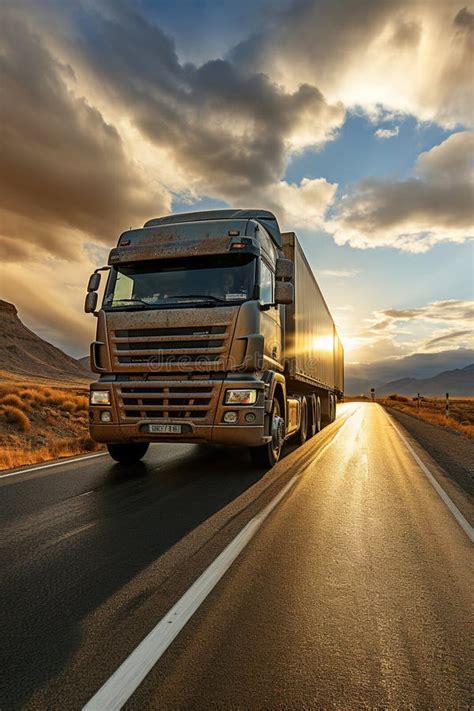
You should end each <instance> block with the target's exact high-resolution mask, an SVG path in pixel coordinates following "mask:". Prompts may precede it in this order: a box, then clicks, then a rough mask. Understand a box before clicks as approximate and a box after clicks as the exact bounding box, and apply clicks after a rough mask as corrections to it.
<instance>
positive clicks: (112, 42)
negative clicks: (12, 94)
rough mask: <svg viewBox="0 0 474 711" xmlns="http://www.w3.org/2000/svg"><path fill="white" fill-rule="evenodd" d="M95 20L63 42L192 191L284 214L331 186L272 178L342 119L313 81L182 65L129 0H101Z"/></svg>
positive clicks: (322, 199)
mask: <svg viewBox="0 0 474 711" xmlns="http://www.w3.org/2000/svg"><path fill="white" fill-rule="evenodd" d="M93 22H94V26H95V32H94V33H90V32H88V33H85V34H84V35H83V36H80V37H79V38H78V39H77V40H76V42H75V44H74V45H73V46H72V49H71V47H70V48H69V49H68V48H66V47H64V48H63V51H65V52H66V53H68V55H69V57H70V58H71V59H70V61H72V62H73V63H74V66H77V67H78V68H79V69H78V70H79V71H80V72H81V73H82V76H83V77H84V78H85V81H86V82H87V84H88V85H90V86H92V87H94V85H97V88H98V87H100V91H102V94H103V96H104V98H105V100H106V101H107V102H108V105H109V111H111V112H112V113H113V112H118V111H121V110H122V109H123V107H124V106H126V107H127V116H128V120H129V121H130V122H131V123H133V125H134V126H135V127H136V128H137V129H138V130H139V132H140V133H141V135H142V136H143V137H144V138H145V139H146V140H147V141H149V143H150V144H151V145H152V146H154V147H158V148H160V149H162V150H164V151H165V152H166V154H167V156H168V159H169V160H170V161H171V162H172V163H173V164H174V165H176V166H177V169H178V170H179V171H180V172H181V173H183V174H184V175H186V176H188V181H189V184H190V186H191V189H192V191H194V192H195V193H197V194H205V195H212V196H213V197H219V198H221V199H224V200H226V201H227V202H229V203H233V204H243V205H245V204H256V203H258V202H262V203H263V202H265V204H266V205H268V201H269V198H270V202H271V203H272V206H273V207H275V208H276V209H281V210H282V212H283V213H285V212H287V211H288V210H290V213H291V214H292V215H293V214H300V213H299V210H298V209H293V210H291V208H290V207H288V208H287V209H286V210H285V206H287V205H290V204H291V202H293V203H294V204H295V206H296V205H297V204H298V203H301V204H304V205H306V204H314V205H318V206H319V207H318V208H317V213H318V215H320V214H321V209H322V208H324V207H326V205H327V202H328V200H329V199H330V198H331V197H332V195H333V192H334V189H333V187H332V186H330V185H328V183H326V181H325V180H323V179H321V180H319V181H311V182H310V181H304V182H303V183H302V184H301V186H295V185H288V184H286V183H284V182H280V180H281V177H282V176H283V174H284V172H285V169H286V166H287V162H288V158H289V155H290V153H291V152H292V151H298V150H301V149H302V148H305V147H307V146H315V145H317V144H318V143H322V142H325V141H327V140H328V139H330V138H331V137H332V136H333V134H334V131H335V130H336V129H337V128H338V127H339V126H340V125H341V124H342V122H343V120H344V115H345V111H344V109H343V107H342V106H341V105H340V104H335V105H329V104H328V103H327V102H326V100H325V99H324V97H323V95H322V94H321V92H320V91H319V89H318V88H316V86H314V85H310V84H308V83H303V84H299V85H298V87H296V88H295V89H294V90H291V91H285V90H284V89H283V88H282V87H281V86H279V85H277V84H276V83H274V82H273V81H272V80H271V79H270V78H269V76H268V75H266V74H264V73H255V72H251V73H244V72H242V71H240V69H239V68H238V67H237V66H236V65H235V64H233V63H232V62H230V61H227V60H222V59H213V60H210V61H208V62H206V63H205V64H203V65H202V66H199V67H196V66H194V65H190V64H187V65H182V64H180V62H179V59H178V57H177V54H176V51H175V47H174V43H173V41H172V40H171V39H170V38H169V37H168V36H167V35H165V34H164V33H163V32H162V31H161V29H160V28H158V27H157V26H155V25H153V24H151V23H150V22H148V21H147V20H146V19H145V18H144V17H143V16H141V15H139V14H138V13H137V12H136V11H135V10H134V9H133V6H132V5H127V4H125V3H116V4H113V3H111V4H108V5H104V6H102V7H101V9H100V11H96V13H95V14H94V16H93ZM99 38H100V41H99ZM117 47H120V51H119V52H117V51H116V48H117ZM137 47H139V48H140V51H139V52H137ZM96 93H99V92H98V90H97V92H96ZM103 100H104V99H103ZM287 198H290V203H289V202H288V201H287ZM310 200H311V203H310Z"/></svg>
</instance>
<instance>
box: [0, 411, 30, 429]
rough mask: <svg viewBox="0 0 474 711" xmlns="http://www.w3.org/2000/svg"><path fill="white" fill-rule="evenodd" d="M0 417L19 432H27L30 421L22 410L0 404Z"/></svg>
mask: <svg viewBox="0 0 474 711" xmlns="http://www.w3.org/2000/svg"><path fill="white" fill-rule="evenodd" d="M0 417H1V418H3V419H4V420H6V421H7V422H8V423H9V424H11V425H13V426H14V427H16V428H17V429H18V430H19V431H20V432H29V431H30V429H31V422H30V420H29V418H28V416H27V415H25V413H24V412H23V411H22V410H19V409H18V408H17V407H14V406H13V405H2V406H0Z"/></svg>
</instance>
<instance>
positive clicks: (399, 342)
mask: <svg viewBox="0 0 474 711" xmlns="http://www.w3.org/2000/svg"><path fill="white" fill-rule="evenodd" d="M473 48H474V6H472V5H469V4H466V2H465V0H464V2H462V1H461V2H457V1H454V0H439V1H433V0H429V1H424V0H423V1H422V0H337V1H336V0H272V1H270V0H262V1H260V2H258V0H254V1H253V2H250V1H249V0H244V1H241V2H238V3H236V2H235V1H234V0H233V1H232V2H230V0H219V1H218V0H180V1H179V2H165V1H164V0H74V2H64V1H63V0H3V2H2V5H1V8H0V144H1V145H0V149H1V155H2V161H1V162H0V298H3V299H6V300H8V301H11V302H13V303H15V304H16V306H17V308H18V310H19V313H20V316H21V318H22V320H23V321H24V322H25V323H26V324H27V325H28V326H29V327H30V328H32V329H33V330H35V331H36V332H37V333H39V335H41V336H42V337H44V338H46V339H47V340H49V341H51V342H53V343H55V344H56V345H58V346H60V347H61V348H63V349H64V350H65V351H66V352H68V353H70V354H71V355H74V356H76V357H79V356H82V355H85V354H86V353H87V351H88V343H89V342H90V340H92V339H93V335H94V329H95V321H94V319H93V318H91V317H90V316H88V315H85V314H84V313H83V300H84V292H85V285H86V283H87V278H88V276H89V274H90V273H91V272H92V271H93V269H94V268H96V267H98V266H101V265H102V264H104V263H106V261H107V253H108V250H109V249H110V248H111V247H112V246H113V245H114V244H115V242H116V240H117V237H118V235H119V234H120V232H121V231H123V230H124V229H127V228H128V227H130V226H139V225H142V224H143V222H144V221H145V220H146V219H148V218H150V217H154V216H155V217H156V216H159V215H163V214H168V213H169V212H172V211H177V212H179V211H185V210H196V209H200V208H202V209H207V208H212V207H221V206H235V207H240V208H250V207H260V208H264V209H270V210H273V211H274V212H275V213H276V215H277V217H278V219H279V221H280V224H281V227H282V228H283V229H285V230H295V231H297V233H298V235H299V236H300V239H301V241H302V243H303V247H304V250H305V252H306V254H307V256H308V259H309V261H310V263H311V265H312V267H313V270H314V272H315V274H316V276H317V279H318V281H319V283H320V285H321V288H322V290H323V293H324V295H325V296H326V300H327V302H328V304H329V306H330V309H331V311H332V314H333V316H334V319H335V321H336V323H337V325H338V328H339V330H340V331H341V334H342V336H343V339H344V343H345V348H346V361H347V362H349V363H371V362H376V361H377V362H378V361H381V360H384V359H401V358H405V357H407V356H410V355H412V354H427V355H431V354H434V353H440V354H449V353H450V352H453V353H454V352H458V353H459V351H460V350H464V349H470V348H473V347H474V343H473V328H472V326H473V320H472V318H473V298H474V294H473V261H474V260H473V256H474V252H473V242H472V239H473V237H474V226H473V223H474V215H473V183H474V178H473V172H474V169H473V159H474V133H473V132H472V129H473V126H472V124H473V117H474V98H473V97H474V94H473V86H472V73H473V68H474V62H473ZM468 355H469V354H468ZM448 360H449V359H448Z"/></svg>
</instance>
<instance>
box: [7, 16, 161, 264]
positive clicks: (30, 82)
mask: <svg viewBox="0 0 474 711" xmlns="http://www.w3.org/2000/svg"><path fill="white" fill-rule="evenodd" d="M0 47H1V51H0V106H1V108H0V135H1V154H2V160H1V163H0V218H1V228H0V255H1V257H2V259H4V260H5V259H13V260H16V259H24V258H29V257H30V258H31V257H33V258H38V251H39V252H41V250H46V251H48V252H50V253H53V254H56V255H60V256H63V257H69V258H72V257H77V254H78V251H79V247H80V244H81V240H83V239H85V238H86V237H89V238H91V239H96V240H99V241H106V242H107V241H108V242H110V240H111V239H113V238H114V237H115V236H116V235H117V232H118V231H119V230H121V229H123V227H124V225H129V224H130V223H131V222H140V221H141V220H143V218H145V217H147V216H148V215H149V214H150V210H151V206H152V205H155V206H156V205H158V206H161V207H162V208H163V209H165V208H166V207H168V206H169V202H168V201H167V200H165V199H164V197H163V195H162V194H160V193H156V192H154V193H153V194H152V193H151V191H150V190H149V189H148V186H147V182H146V179H145V177H144V176H143V175H142V174H141V173H140V171H139V170H138V169H137V168H136V166H134V165H133V164H132V163H131V161H130V160H128V159H127V157H126V156H125V154H124V151H123V147H122V143H121V140H120V136H119V134H118V132H117V130H116V129H115V128H114V127H113V126H110V125H108V124H107V123H106V122H105V121H104V119H103V117H102V116H101V114H100V112H99V111H98V110H97V109H96V108H94V107H92V106H90V105H89V104H88V102H87V101H86V100H85V99H84V98H77V97H76V96H74V94H73V93H72V92H71V91H70V90H69V89H68V86H67V82H71V81H74V74H73V70H72V69H71V67H69V66H67V65H65V64H63V63H61V62H60V61H59V60H57V59H56V58H55V57H53V56H52V54H51V53H50V51H48V49H47V48H46V47H45V46H44V44H43V43H42V41H41V40H40V39H39V38H38V36H37V35H35V34H34V33H32V32H31V31H30V30H29V28H28V26H27V24H25V23H21V22H19V21H18V20H17V19H15V18H14V17H10V16H9V15H8V13H5V14H4V16H3V17H2V24H1V30H0Z"/></svg>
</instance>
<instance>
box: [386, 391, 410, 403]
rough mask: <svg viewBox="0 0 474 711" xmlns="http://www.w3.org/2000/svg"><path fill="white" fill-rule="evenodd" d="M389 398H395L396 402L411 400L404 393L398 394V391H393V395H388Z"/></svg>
mask: <svg viewBox="0 0 474 711" xmlns="http://www.w3.org/2000/svg"><path fill="white" fill-rule="evenodd" d="M388 399H389V400H395V401H396V402H410V398H409V397H405V396H404V395H397V394H396V393H393V394H392V395H389V396H388Z"/></svg>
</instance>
